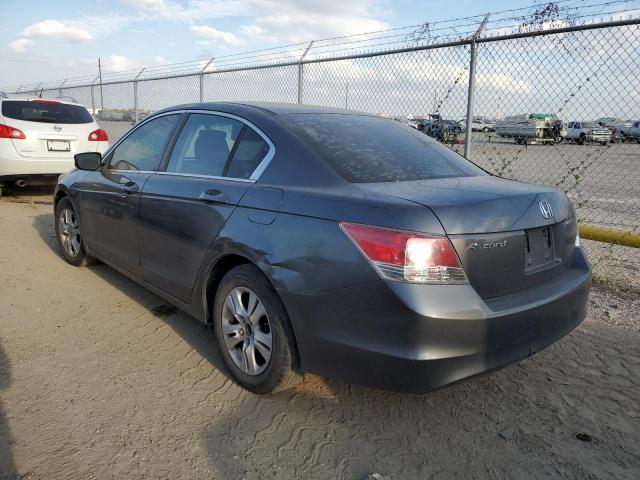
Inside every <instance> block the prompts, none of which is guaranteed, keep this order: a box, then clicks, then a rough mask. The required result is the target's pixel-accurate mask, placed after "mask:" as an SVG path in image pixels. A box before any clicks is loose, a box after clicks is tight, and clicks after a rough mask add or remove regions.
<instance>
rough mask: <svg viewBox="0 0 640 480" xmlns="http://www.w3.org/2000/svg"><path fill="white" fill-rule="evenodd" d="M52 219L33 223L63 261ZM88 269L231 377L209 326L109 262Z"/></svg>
mask: <svg viewBox="0 0 640 480" xmlns="http://www.w3.org/2000/svg"><path fill="white" fill-rule="evenodd" d="M53 222H54V217H53V213H51V214H45V215H38V216H36V217H35V219H34V221H33V226H34V228H35V229H36V231H37V232H38V234H39V235H40V238H41V239H42V241H43V242H44V243H45V245H47V247H49V248H50V249H51V251H52V252H53V253H55V255H57V256H58V257H60V260H61V261H64V259H63V257H62V254H61V252H60V249H59V248H58V244H57V242H56V237H55V231H54V225H53ZM88 268H89V269H90V270H91V271H92V272H93V273H95V274H96V275H98V276H99V277H101V278H102V279H103V280H104V281H105V282H107V283H109V284H110V285H113V286H114V287H116V288H117V289H118V290H120V291H121V292H122V293H124V294H125V295H126V296H127V297H129V298H130V299H131V300H132V301H134V302H136V303H137V304H139V305H141V306H142V307H144V308H145V309H147V310H149V311H150V312H151V313H152V314H154V315H155V316H156V317H157V318H160V319H161V320H162V321H163V322H164V323H166V324H167V325H168V326H170V327H171V328H172V329H173V330H174V331H175V332H176V333H178V335H180V336H181V337H182V338H183V339H184V340H186V341H187V342H188V343H189V345H190V346H191V347H192V348H194V349H195V350H196V351H198V353H200V354H201V355H202V357H204V358H205V359H206V360H207V361H208V362H209V363H210V364H211V365H213V366H214V367H215V368H216V369H217V370H220V372H221V373H223V374H224V375H225V376H226V377H227V378H229V375H228V372H227V371H226V368H225V365H224V362H223V360H222V357H220V355H219V354H218V352H217V350H216V349H215V348H211V345H212V344H215V342H214V338H213V332H212V331H211V329H210V328H209V327H208V326H207V325H204V324H203V323H202V322H199V321H198V320H196V319H195V318H193V317H191V316H190V315H187V314H186V313H184V312H182V311H181V310H179V309H177V308H175V307H173V306H172V305H169V304H168V302H166V301H165V300H163V299H162V298H160V297H159V296H157V295H155V294H154V293H152V292H150V291H149V290H147V289H146V288H144V287H142V286H140V285H139V284H137V283H136V282H134V281H133V280H130V279H129V278H127V277H125V276H124V275H122V274H121V273H120V272H118V271H116V270H114V269H112V268H111V267H109V266H107V265H104V264H102V263H99V264H97V265H94V266H91V267H88Z"/></svg>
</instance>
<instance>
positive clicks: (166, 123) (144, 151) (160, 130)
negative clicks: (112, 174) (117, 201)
mask: <svg viewBox="0 0 640 480" xmlns="http://www.w3.org/2000/svg"><path fill="white" fill-rule="evenodd" d="M178 118H180V115H165V116H162V117H158V118H154V119H153V120H149V121H148V122H147V123H145V124H143V125H141V126H140V127H138V128H137V129H135V130H134V131H133V132H131V134H130V135H129V136H127V137H126V138H125V139H124V140H123V141H122V142H121V143H120V144H119V145H118V146H117V147H116V148H115V150H114V151H113V155H112V156H111V162H110V163H109V168H111V169H116V170H134V171H142V172H151V171H153V170H155V169H156V167H157V166H158V164H159V163H160V160H161V159H162V155H163V153H164V149H165V147H166V145H167V142H168V141H169V137H170V136H171V134H172V133H173V129H174V128H175V126H176V123H177V121H178Z"/></svg>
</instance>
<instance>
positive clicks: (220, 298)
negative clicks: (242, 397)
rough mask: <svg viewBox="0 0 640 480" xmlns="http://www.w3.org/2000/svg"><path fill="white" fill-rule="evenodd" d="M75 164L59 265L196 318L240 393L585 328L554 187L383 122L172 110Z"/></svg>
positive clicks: (399, 380) (306, 111)
mask: <svg viewBox="0 0 640 480" xmlns="http://www.w3.org/2000/svg"><path fill="white" fill-rule="evenodd" d="M76 166H77V167H78V170H75V171H73V172H71V173H70V174H68V175H65V176H63V177H62V178H61V179H60V182H59V184H58V186H57V188H56V191H55V194H54V212H55V221H54V224H55V228H56V237H57V241H58V244H59V246H60V249H61V252H62V254H63V256H64V258H65V259H66V261H67V262H69V263H70V264H72V265H77V266H79V265H83V264H87V263H89V262H92V261H95V259H99V260H102V261H104V262H105V263H107V264H108V265H110V266H112V267H113V268H115V269H117V270H119V271H120V272H122V273H123V274H124V275H126V276H128V277H130V278H132V279H134V280H135V281H137V282H139V283H140V284H141V285H143V286H145V287H147V288H149V289H150V290H152V291H154V292H156V293H157V294H158V295H160V296H161V297H163V298H164V299H165V300H166V301H168V302H171V303H173V304H175V305H177V306H178V307H180V308H182V309H184V310H185V311H186V312H188V313H189V314H191V315H193V316H195V317H196V318H197V319H199V320H200V321H202V322H205V323H207V324H210V325H212V326H213V331H214V335H215V338H216V344H217V348H218V349H219V352H220V354H221V357H222V358H223V360H224V362H225V364H226V366H227V367H228V371H229V372H230V374H231V376H232V377H233V379H234V380H235V381H236V382H237V383H238V384H240V385H241V386H243V387H244V388H246V389H248V390H251V391H253V392H256V393H267V392H271V391H273V390H276V389H284V388H286V387H288V386H291V385H292V384H293V383H294V382H295V381H296V379H297V378H298V374H299V373H300V372H311V373H315V374H318V375H320V376H326V377H333V378H336V379H341V380H344V381H347V382H352V383H361V384H365V385H369V386H373V387H377V388H384V389H391V390H401V391H411V392H416V393H418V392H426V391H429V390H433V389H435V388H438V387H441V386H443V385H447V384H450V383H453V382H456V381H458V380H461V379H463V378H467V377H469V376H472V375H475V374H479V373H482V372H487V371H490V370H493V369H495V368H498V367H501V366H505V365H508V364H510V363H513V362H516V361H518V360H520V359H523V358H526V357H528V356H530V355H532V354H533V353H535V352H538V351H540V350H542V349H543V348H545V347H546V346H548V345H550V344H551V343H553V342H555V341H556V340H558V339H559V338H561V337H563V336H564V335H566V334H568V333H569V332H570V331H571V330H573V329H574V328H575V327H576V326H577V325H578V324H580V322H582V320H583V319H584V317H585V313H586V304H587V297H588V292H589V287H590V284H591V273H590V267H589V264H588V262H587V260H586V257H585V254H584V252H583V250H582V248H581V247H580V246H579V236H578V225H577V220H576V215H575V211H574V209H573V207H572V206H571V203H570V202H569V199H568V198H567V196H566V195H565V194H564V193H562V192H561V191H558V190H555V189H553V188H551V187H543V186H535V185H528V184H525V183H522V182H515V181H510V180H506V179H502V178H498V177H494V176H492V175H490V174H488V173H486V172H485V171H484V170H482V169H480V168H479V167H477V166H475V165H474V164H473V163H471V162H469V161H468V160H466V159H465V158H463V157H462V156H460V155H458V154H456V153H455V152H453V151H452V150H451V149H449V148H447V147H445V146H443V145H441V144H439V143H438V142H436V141H435V140H433V139H431V138H429V137H428V136H427V135H424V134H423V133H420V132H417V131H416V130H414V129H412V128H410V127H408V126H406V125H403V124H401V123H400V122H396V121H394V120H391V119H388V118H381V117H377V116H374V115H367V114H362V113H355V112H351V111H347V110H335V109H329V108H320V107H310V106H304V105H286V104H229V103H198V104H191V105H183V106H177V107H172V108H168V109H165V110H163V111H161V112H158V113H156V114H154V115H152V116H150V117H149V118H147V119H146V120H144V121H143V122H140V123H139V124H138V125H136V126H135V127H133V128H132V129H131V130H130V131H129V132H128V133H127V134H125V135H124V137H122V138H121V139H120V140H119V141H118V142H117V143H116V144H115V145H114V146H113V147H112V148H111V149H110V150H109V151H108V152H106V154H105V155H104V157H103V156H102V155H100V154H99V153H97V152H96V153H83V154H79V155H76ZM211 348H216V347H215V346H214V344H213V343H212V344H211ZM560 356H561V355H560ZM531 367H532V368H535V365H533V366H531Z"/></svg>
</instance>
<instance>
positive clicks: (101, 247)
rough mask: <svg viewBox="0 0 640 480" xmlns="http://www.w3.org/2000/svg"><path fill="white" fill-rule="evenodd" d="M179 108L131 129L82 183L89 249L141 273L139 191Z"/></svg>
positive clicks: (158, 157) (154, 166) (159, 155)
mask: <svg viewBox="0 0 640 480" xmlns="http://www.w3.org/2000/svg"><path fill="white" fill-rule="evenodd" d="M179 119H180V114H171V115H163V116H160V117H156V118H153V119H151V120H149V121H147V122H145V123H143V124H141V125H140V126H139V127H137V128H135V129H133V130H132V131H131V132H130V133H129V134H127V136H126V137H125V138H124V139H122V140H121V141H120V142H118V143H117V144H116V145H115V147H114V148H113V149H112V150H111V151H110V152H109V153H108V154H107V156H106V157H105V159H104V165H103V167H101V168H100V169H98V170H97V171H95V172H90V173H89V174H88V175H87V176H86V177H85V179H84V181H83V182H82V184H81V185H80V211H81V219H82V230H83V234H84V238H85V242H86V243H87V245H88V247H89V249H90V250H91V251H92V252H93V253H95V254H96V255H98V256H100V257H102V258H104V259H106V260H108V261H110V262H113V263H114V264H116V265H118V266H120V267H122V268H123V269H125V270H127V271H129V272H131V273H133V274H136V275H140V274H141V270H140V249H139V245H138V205H139V201H140V192H141V191H142V187H143V186H144V184H145V183H146V182H147V180H148V179H149V177H150V176H151V174H152V173H153V172H154V171H155V170H156V169H157V167H158V165H159V164H160V161H161V159H162V156H163V153H164V151H165V148H166V146H167V144H168V143H169V139H170V138H171V135H172V133H173V132H174V130H175V128H176V126H177V124H178V120H179Z"/></svg>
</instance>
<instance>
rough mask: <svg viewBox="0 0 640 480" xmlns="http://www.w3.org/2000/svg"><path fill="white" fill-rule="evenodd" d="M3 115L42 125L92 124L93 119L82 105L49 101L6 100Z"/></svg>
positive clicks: (3, 103)
mask: <svg viewBox="0 0 640 480" xmlns="http://www.w3.org/2000/svg"><path fill="white" fill-rule="evenodd" d="M2 115H3V116H5V117H7V118H14V119H16V120H23V121H26V122H41V123H62V124H72V123H92V122H93V117H92V116H91V114H90V113H89V112H88V111H87V109H86V108H84V107H82V106H80V105H69V104H66V103H59V102H54V101H47V100H34V101H24V100H10V101H7V100H5V101H4V102H2Z"/></svg>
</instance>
